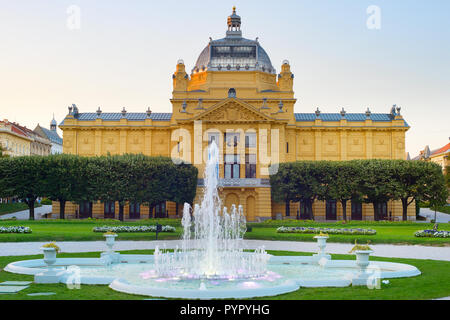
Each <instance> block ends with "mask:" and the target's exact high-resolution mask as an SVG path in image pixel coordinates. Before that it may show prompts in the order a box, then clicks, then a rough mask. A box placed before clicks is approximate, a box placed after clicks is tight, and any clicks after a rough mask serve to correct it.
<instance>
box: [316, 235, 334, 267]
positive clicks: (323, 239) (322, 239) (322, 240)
mask: <svg viewBox="0 0 450 320" xmlns="http://www.w3.org/2000/svg"><path fill="white" fill-rule="evenodd" d="M314 239H317V246H318V247H319V252H317V254H314V255H313V257H314V258H315V259H316V260H317V262H319V260H321V259H323V258H324V259H327V260H330V259H331V256H330V255H329V254H326V252H325V248H326V247H327V239H328V236H315V237H314Z"/></svg>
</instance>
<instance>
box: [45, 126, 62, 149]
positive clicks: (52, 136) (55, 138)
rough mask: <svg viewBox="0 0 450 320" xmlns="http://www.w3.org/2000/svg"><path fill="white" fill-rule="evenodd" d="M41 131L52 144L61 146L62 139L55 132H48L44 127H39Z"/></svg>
mask: <svg viewBox="0 0 450 320" xmlns="http://www.w3.org/2000/svg"><path fill="white" fill-rule="evenodd" d="M41 129H42V131H43V132H44V134H45V135H46V137H47V138H48V139H49V140H50V141H51V142H53V143H56V144H60V145H62V144H63V139H62V138H61V137H60V136H59V135H58V133H57V132H56V131H52V130H48V129H46V128H44V127H41Z"/></svg>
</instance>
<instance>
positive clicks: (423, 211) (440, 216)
mask: <svg viewBox="0 0 450 320" xmlns="http://www.w3.org/2000/svg"><path fill="white" fill-rule="evenodd" d="M419 215H421V216H422V217H425V218H427V220H431V219H434V211H433V210H430V209H428V208H420V213H419ZM436 220H437V221H436V222H438V223H448V222H449V221H450V214H447V213H442V212H436Z"/></svg>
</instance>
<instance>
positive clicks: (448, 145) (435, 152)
mask: <svg viewBox="0 0 450 320" xmlns="http://www.w3.org/2000/svg"><path fill="white" fill-rule="evenodd" d="M449 150H450V143H447V144H446V145H445V146H443V147H442V148H439V149H436V150H433V151H431V155H432V156H434V155H438V154H441V153H445V152H447V151H449Z"/></svg>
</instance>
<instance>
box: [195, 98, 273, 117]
mask: <svg viewBox="0 0 450 320" xmlns="http://www.w3.org/2000/svg"><path fill="white" fill-rule="evenodd" d="M193 120H202V121H214V122H222V121H223V122H253V121H274V120H275V119H273V118H272V117H270V116H267V115H266V114H264V113H262V112H260V111H259V110H258V109H256V108H255V107H253V106H252V105H250V104H248V103H246V102H244V101H242V100H238V99H235V98H228V99H225V100H223V101H221V102H219V103H217V104H216V105H214V106H212V107H210V108H208V110H206V111H204V112H202V113H201V114H199V115H197V116H196V117H195V118H194V119H193Z"/></svg>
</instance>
